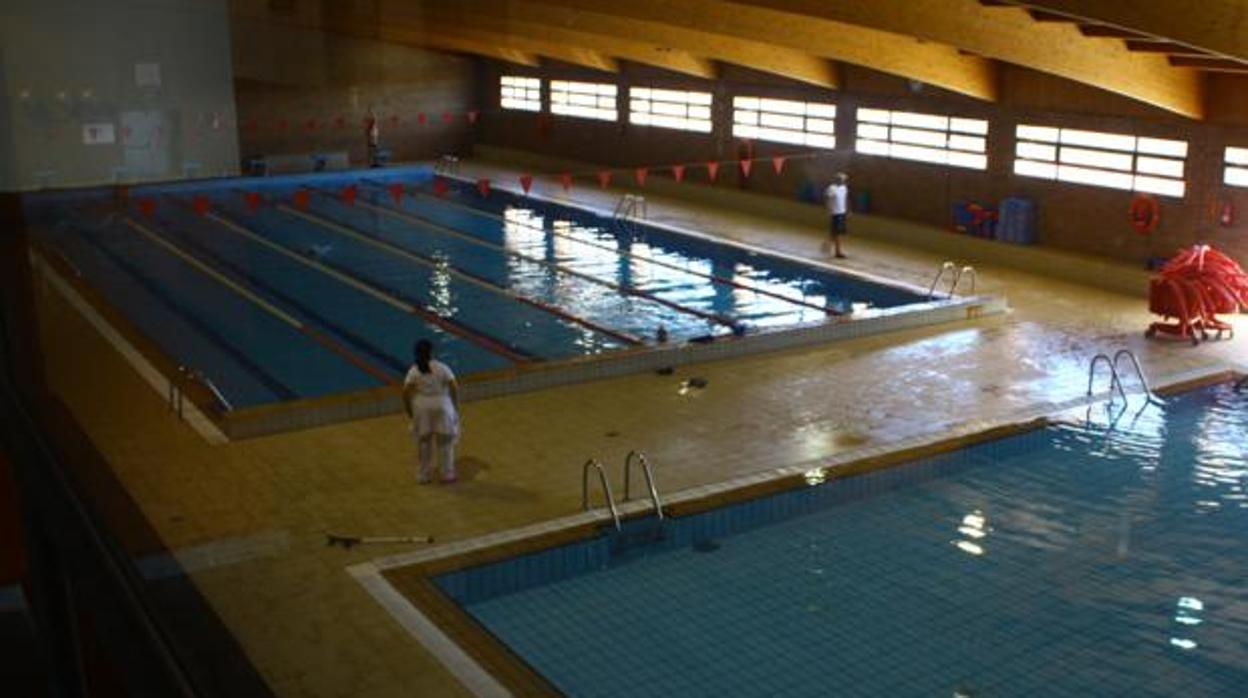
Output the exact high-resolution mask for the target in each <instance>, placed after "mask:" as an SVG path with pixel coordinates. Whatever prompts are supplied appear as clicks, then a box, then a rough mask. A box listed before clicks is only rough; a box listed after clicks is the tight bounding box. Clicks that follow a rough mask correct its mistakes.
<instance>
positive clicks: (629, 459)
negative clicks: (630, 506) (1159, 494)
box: [624, 450, 663, 521]
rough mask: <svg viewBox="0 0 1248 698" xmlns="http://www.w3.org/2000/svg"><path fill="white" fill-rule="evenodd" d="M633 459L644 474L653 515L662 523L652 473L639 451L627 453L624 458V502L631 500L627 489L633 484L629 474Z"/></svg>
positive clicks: (657, 493)
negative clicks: (652, 506)
mask: <svg viewBox="0 0 1248 698" xmlns="http://www.w3.org/2000/svg"><path fill="white" fill-rule="evenodd" d="M634 458H636V459H637V461H638V462H639V463H641V472H642V473H644V474H645V476H646V487H647V488H648V489H649V490H650V501H651V502H653V503H654V513H655V514H656V515H657V516H658V517H659V520H660V521H662V520H663V503H662V502H660V501H659V490H658V488H656V487H655V486H654V471H653V470H652V469H651V468H650V459H649V458H646V454H645V453H643V452H641V451H637V450H633V451H629V452H628V455H627V456H625V457H624V501H626V502H627V501H629V500H630V499H631V498H632V495H631V493H630V491H629V488H630V486H631V485H632V483H633V478H632V477H631V473H632V467H633V459H634Z"/></svg>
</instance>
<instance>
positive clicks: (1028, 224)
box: [997, 196, 1036, 245]
mask: <svg viewBox="0 0 1248 698" xmlns="http://www.w3.org/2000/svg"><path fill="white" fill-rule="evenodd" d="M999 211H1000V212H999V215H998V219H999V220H998V221H997V239H998V240H1001V241H1002V242H1008V243H1012V244H1015V245H1034V244H1035V242H1036V204H1035V202H1034V201H1032V200H1031V199H1027V198H1024V197H1021V196H1009V197H1006V198H1005V199H1002V200H1001V208H1000V210H999Z"/></svg>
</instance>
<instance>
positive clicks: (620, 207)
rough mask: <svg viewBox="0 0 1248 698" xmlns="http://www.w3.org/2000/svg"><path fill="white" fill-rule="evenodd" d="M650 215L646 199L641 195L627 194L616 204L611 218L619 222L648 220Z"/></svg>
mask: <svg viewBox="0 0 1248 698" xmlns="http://www.w3.org/2000/svg"><path fill="white" fill-rule="evenodd" d="M649 213H650V212H649V209H648V207H647V206H646V197H644V196H642V195H640V194H625V195H624V196H621V197H620V200H619V201H617V202H615V210H614V211H612V212H611V218H613V219H615V220H617V221H618V220H629V219H640V218H648V217H649Z"/></svg>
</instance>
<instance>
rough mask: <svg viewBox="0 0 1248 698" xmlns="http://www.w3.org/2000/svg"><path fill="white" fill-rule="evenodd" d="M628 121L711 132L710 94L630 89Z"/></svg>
mask: <svg viewBox="0 0 1248 698" xmlns="http://www.w3.org/2000/svg"><path fill="white" fill-rule="evenodd" d="M628 97H629V101H628V120H629V122H630V123H634V124H639V125H641V126H661V127H663V128H674V129H679V130H681V131H698V132H700V133H710V132H711V93H709V92H685V91H683V90H654V89H651V88H649V87H634V88H632V89H630V90H629V94H628Z"/></svg>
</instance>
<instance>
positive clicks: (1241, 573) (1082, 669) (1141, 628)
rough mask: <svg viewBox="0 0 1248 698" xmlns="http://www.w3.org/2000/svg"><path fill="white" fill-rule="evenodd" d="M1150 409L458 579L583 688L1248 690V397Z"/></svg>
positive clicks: (493, 618) (820, 476) (445, 582)
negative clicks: (1246, 539)
mask: <svg viewBox="0 0 1248 698" xmlns="http://www.w3.org/2000/svg"><path fill="white" fill-rule="evenodd" d="M1131 407H1132V409H1131V410H1130V411H1129V412H1127V413H1125V414H1124V415H1123V416H1122V417H1121V418H1119V419H1118V421H1117V422H1116V423H1115V424H1114V426H1113V428H1108V426H1107V424H1106V423H1104V420H1103V419H1101V418H1100V417H1099V416H1098V413H1099V411H1100V407H1099V406H1097V408H1096V409H1095V410H1094V411H1093V419H1092V420H1091V421H1090V422H1085V421H1083V417H1084V414H1083V412H1082V410H1081V411H1080V413H1079V414H1078V415H1077V416H1072V417H1071V419H1070V420H1069V421H1064V420H1058V421H1054V422H1052V423H1050V424H1049V425H1048V426H1044V427H1041V428H1038V429H1033V430H1030V431H1025V432H1022V433H1020V434H1017V435H1014V436H1008V437H1005V438H998V439H995V440H990V441H984V442H981V443H978V444H976V445H972V446H969V447H966V448H962V449H959V450H955V451H950V452H946V453H943V454H941V455H936V456H931V457H927V458H923V459H921V460H918V461H916V462H913V463H910V464H906V465H902V466H896V467H890V468H884V469H878V470H874V471H871V472H868V473H866V474H862V475H854V476H848V477H845V478H843V479H841V478H838V477H837V476H836V473H835V472H829V471H826V470H824V469H820V468H815V469H812V470H810V471H809V472H807V473H806V475H805V480H804V484H803V485H801V486H799V487H797V488H796V489H792V490H789V491H785V492H783V493H781V494H775V495H770V496H766V497H761V498H754V499H748V500H746V501H743V502H740V503H736V504H731V505H728V506H724V507H721V508H716V509H711V510H709V511H704V512H701V513H696V514H691V515H688V516H683V517H676V518H671V519H668V520H667V521H664V522H657V521H655V520H654V518H653V517H649V518H645V519H640V520H634V521H628V522H625V525H624V530H623V531H622V532H620V533H612V534H610V535H601V536H597V537H594V538H592V539H590V540H587V541H584V542H579V543H573V544H569V545H564V546H561V547H555V548H550V549H546V550H543V551H540V552H536V553H532V554H528V555H523V556H520V557H513V558H510V559H507V560H504V561H501V562H494V563H489V564H485V565H481V566H477V567H470V568H466V569H461V570H458V571H452V572H448V573H444V574H441V575H440V576H438V577H435V578H434V581H435V583H436V585H437V586H438V587H439V588H440V589H441V590H442V592H444V593H445V594H446V595H447V596H449V597H450V598H452V599H453V600H454V601H455V603H457V604H458V605H459V606H460V607H461V608H462V609H464V611H466V613H467V614H468V615H469V616H471V618H472V619H473V620H472V621H469V624H473V623H475V624H479V626H480V627H481V628H483V629H484V630H485V631H486V632H488V633H489V634H490V635H491V636H493V637H494V638H497V639H498V640H500V641H501V642H502V643H504V644H505V645H506V647H507V648H508V650H507V652H509V653H512V654H513V655H514V657H515V658H518V660H519V661H522V662H523V663H525V664H527V666H529V667H531V668H532V669H533V670H534V671H536V672H538V673H539V674H540V675H541V676H542V677H543V678H544V680H545V681H548V682H549V684H550V685H551V686H553V687H554V688H555V689H556V690H558V691H560V692H562V693H565V694H567V695H575V696H632V695H680V696H721V695H734V696H768V695H788V696H827V695H838V696H840V695H863V696H881V695H888V696H920V695H922V696H963V697H969V696H1006V695H1009V696H1018V695H1062V696H1082V695H1130V696H1174V695H1187V696H1197V695H1199V696H1231V695H1242V692H1243V687H1244V686H1245V685H1248V588H1246V587H1245V585H1244V580H1245V578H1248V549H1246V548H1245V546H1244V532H1245V531H1246V530H1248V393H1242V392H1240V393H1237V392H1236V391H1235V390H1234V389H1233V388H1232V387H1231V386H1230V385H1229V384H1222V385H1217V386H1213V387H1208V388H1201V389H1197V390H1193V391H1190V392H1186V393H1182V394H1179V395H1175V396H1171V397H1168V398H1166V400H1165V404H1164V405H1161V406H1154V405H1149V406H1148V407H1146V408H1144V409H1143V410H1141V411H1139V412H1137V411H1136V408H1138V407H1139V398H1136V400H1135V403H1134V404H1132V406H1131ZM659 473H660V479H661V470H660V471H659Z"/></svg>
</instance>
